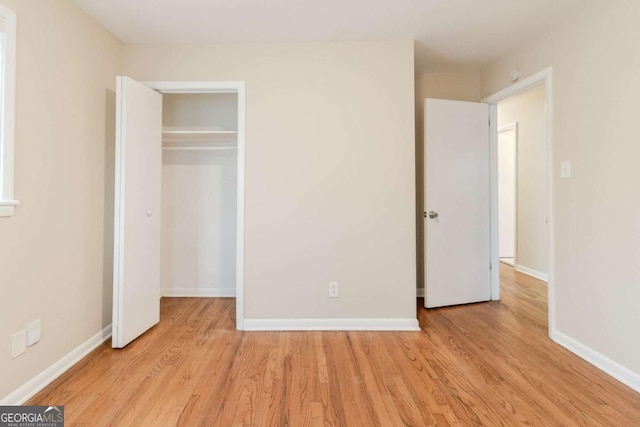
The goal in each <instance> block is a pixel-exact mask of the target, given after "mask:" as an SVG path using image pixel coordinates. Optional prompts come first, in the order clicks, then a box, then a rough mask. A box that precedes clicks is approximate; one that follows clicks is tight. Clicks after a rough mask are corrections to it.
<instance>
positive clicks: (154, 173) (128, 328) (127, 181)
mask: <svg viewBox="0 0 640 427" xmlns="http://www.w3.org/2000/svg"><path fill="white" fill-rule="evenodd" d="M116 104H117V106H116V110H117V111H116V179H115V181H116V188H115V224H114V231H115V237H114V239H115V241H114V275H113V337H112V346H113V347H114V348H122V347H124V346H126V345H127V344H129V343H130V342H131V341H133V340H134V339H136V338H137V337H138V336H140V335H141V334H142V333H144V332H145V331H146V330H148V329H149V328H151V327H152V326H153V325H155V324H156V323H158V322H159V321H160V191H161V166H162V95H160V94H159V93H157V92H155V91H153V90H152V89H150V88H148V87H147V86H145V85H143V84H141V83H138V82H136V81H135V80H132V79H130V78H128V77H118V80H117V98H116Z"/></svg>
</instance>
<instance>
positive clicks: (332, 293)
mask: <svg viewBox="0 0 640 427" xmlns="http://www.w3.org/2000/svg"><path fill="white" fill-rule="evenodd" d="M339 297H340V285H339V284H338V282H329V298H339Z"/></svg>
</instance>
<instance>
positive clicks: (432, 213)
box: [427, 211, 438, 219]
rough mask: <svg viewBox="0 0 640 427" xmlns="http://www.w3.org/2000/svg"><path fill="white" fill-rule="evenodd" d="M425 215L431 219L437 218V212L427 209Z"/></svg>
mask: <svg viewBox="0 0 640 427" xmlns="http://www.w3.org/2000/svg"><path fill="white" fill-rule="evenodd" d="M427 216H428V217H429V218H431V219H435V218H438V212H434V211H429V212H427Z"/></svg>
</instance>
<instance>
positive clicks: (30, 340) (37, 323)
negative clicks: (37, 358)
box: [27, 319, 42, 347]
mask: <svg viewBox="0 0 640 427" xmlns="http://www.w3.org/2000/svg"><path fill="white" fill-rule="evenodd" d="M41 336H42V320H40V319H38V320H34V321H33V322H31V323H29V325H27V346H29V347H31V346H32V345H34V344H35V343H37V342H38V341H40V337H41Z"/></svg>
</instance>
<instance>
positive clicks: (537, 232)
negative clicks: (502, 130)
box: [498, 86, 548, 274]
mask: <svg viewBox="0 0 640 427" xmlns="http://www.w3.org/2000/svg"><path fill="white" fill-rule="evenodd" d="M544 92H545V88H544V86H538V87H536V88H534V89H532V90H530V91H527V92H525V93H523V94H521V95H518V96H515V97H512V98H509V99H507V100H506V101H504V102H501V103H500V104H498V127H500V126H504V125H506V124H509V123H517V124H518V136H517V138H518V139H517V141H518V142H517V176H518V177H517V190H516V193H517V195H516V199H517V200H516V203H517V211H516V212H517V214H516V216H517V224H516V263H517V265H518V267H526V268H529V269H533V270H535V271H537V272H540V273H542V274H546V273H547V252H548V243H547V242H548V238H547V236H548V230H547V149H546V148H547V147H546V140H545V130H546V119H545V108H544V104H545V99H544V98H545V93H544Z"/></svg>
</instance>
